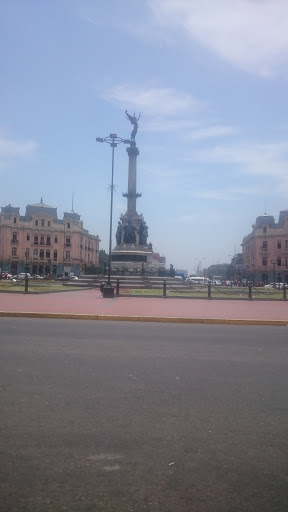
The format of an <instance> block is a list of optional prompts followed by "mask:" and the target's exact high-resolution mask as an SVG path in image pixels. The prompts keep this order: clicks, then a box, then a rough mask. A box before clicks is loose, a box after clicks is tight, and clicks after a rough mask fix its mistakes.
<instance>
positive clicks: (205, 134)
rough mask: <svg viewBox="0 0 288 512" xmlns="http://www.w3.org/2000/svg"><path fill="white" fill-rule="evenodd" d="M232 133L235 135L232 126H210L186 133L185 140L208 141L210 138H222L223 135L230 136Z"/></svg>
mask: <svg viewBox="0 0 288 512" xmlns="http://www.w3.org/2000/svg"><path fill="white" fill-rule="evenodd" d="M234 133H236V130H235V128H233V127H232V126H225V125H211V126H206V127H204V128H198V129H197V130H193V131H191V132H188V133H187V134H186V136H185V138H186V139H187V140H201V139H210V138H212V137H222V136H223V135H232V134H234Z"/></svg>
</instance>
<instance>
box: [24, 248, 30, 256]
mask: <svg viewBox="0 0 288 512" xmlns="http://www.w3.org/2000/svg"><path fill="white" fill-rule="evenodd" d="M29 256H30V249H26V251H25V258H29Z"/></svg>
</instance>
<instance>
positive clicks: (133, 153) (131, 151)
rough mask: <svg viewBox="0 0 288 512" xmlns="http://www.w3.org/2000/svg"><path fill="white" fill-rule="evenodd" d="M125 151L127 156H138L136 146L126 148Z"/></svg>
mask: <svg viewBox="0 0 288 512" xmlns="http://www.w3.org/2000/svg"><path fill="white" fill-rule="evenodd" d="M126 151H127V153H128V155H129V156H138V155H139V149H138V148H137V146H129V147H128V148H126Z"/></svg>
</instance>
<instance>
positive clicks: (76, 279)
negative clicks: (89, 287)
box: [70, 276, 78, 281]
mask: <svg viewBox="0 0 288 512" xmlns="http://www.w3.org/2000/svg"><path fill="white" fill-rule="evenodd" d="M70 279H71V281H78V277H77V276H70Z"/></svg>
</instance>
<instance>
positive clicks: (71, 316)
mask: <svg viewBox="0 0 288 512" xmlns="http://www.w3.org/2000/svg"><path fill="white" fill-rule="evenodd" d="M0 317H2V318H4V317H6V318H51V319H60V320H104V321H117V322H162V323H176V324H224V325H270V326H274V327H287V326H288V320H256V319H250V320H247V319H236V318H235V319H233V318H231V319H227V318H188V317H156V316H118V315H93V314H79V313H36V312H25V311H0Z"/></svg>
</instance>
